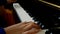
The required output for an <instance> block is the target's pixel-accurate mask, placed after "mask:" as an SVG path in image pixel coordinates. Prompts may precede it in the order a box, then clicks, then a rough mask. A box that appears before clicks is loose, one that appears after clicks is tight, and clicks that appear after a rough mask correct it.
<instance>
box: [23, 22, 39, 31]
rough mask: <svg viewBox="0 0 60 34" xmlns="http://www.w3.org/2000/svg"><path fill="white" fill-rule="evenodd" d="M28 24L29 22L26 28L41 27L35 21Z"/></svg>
mask: <svg viewBox="0 0 60 34" xmlns="http://www.w3.org/2000/svg"><path fill="white" fill-rule="evenodd" d="M28 24H29V25H28V26H26V27H25V28H24V30H29V29H31V28H37V29H40V27H39V26H38V25H36V24H34V23H33V22H30V23H28Z"/></svg>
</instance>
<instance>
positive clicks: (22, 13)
mask: <svg viewBox="0 0 60 34" xmlns="http://www.w3.org/2000/svg"><path fill="white" fill-rule="evenodd" d="M13 7H14V9H15V10H16V12H17V15H18V16H19V19H20V20H21V22H25V21H26V22H29V21H32V22H35V21H34V20H33V18H32V17H31V16H29V14H28V13H27V12H26V11H25V10H24V9H23V8H22V7H21V6H20V4H19V3H14V4H13ZM35 23H36V24H37V23H38V22H35ZM40 25H41V24H40ZM42 27H44V25H42ZM47 30H48V29H45V30H42V31H40V32H38V33H37V34H45V32H46V31H47Z"/></svg>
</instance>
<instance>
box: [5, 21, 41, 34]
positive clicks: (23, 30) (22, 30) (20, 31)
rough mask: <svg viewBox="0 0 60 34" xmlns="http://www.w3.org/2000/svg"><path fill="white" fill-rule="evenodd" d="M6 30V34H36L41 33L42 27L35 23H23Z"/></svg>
mask: <svg viewBox="0 0 60 34" xmlns="http://www.w3.org/2000/svg"><path fill="white" fill-rule="evenodd" d="M4 29H5V32H6V34H36V33H38V32H39V31H40V27H39V26H38V25H36V24H35V23H34V22H22V23H18V24H15V25H12V26H9V27H6V28H4Z"/></svg>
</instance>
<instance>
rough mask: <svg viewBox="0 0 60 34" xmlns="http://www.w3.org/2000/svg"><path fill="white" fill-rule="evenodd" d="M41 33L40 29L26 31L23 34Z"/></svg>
mask: <svg viewBox="0 0 60 34" xmlns="http://www.w3.org/2000/svg"><path fill="white" fill-rule="evenodd" d="M39 31H40V30H39V29H36V28H32V29H31V30H28V31H26V32H24V33H23V34H36V33H37V32H39Z"/></svg>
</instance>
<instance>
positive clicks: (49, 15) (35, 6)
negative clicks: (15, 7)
mask: <svg viewBox="0 0 60 34" xmlns="http://www.w3.org/2000/svg"><path fill="white" fill-rule="evenodd" d="M52 1H54V0H52ZM52 1H50V0H49V1H48V0H19V1H18V3H20V5H21V6H22V7H23V8H24V10H26V11H27V13H28V14H29V15H30V16H31V17H33V20H35V21H37V22H38V25H40V27H41V28H42V29H49V30H48V31H46V33H45V34H58V33H60V32H59V31H60V8H59V7H60V6H59V4H58V3H55V2H57V1H58V0H57V1H54V2H52Z"/></svg>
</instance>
